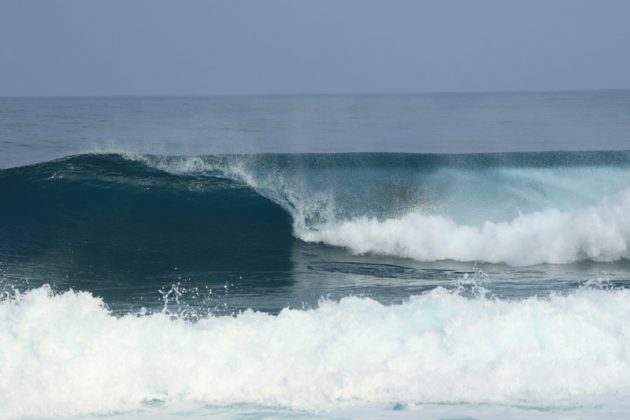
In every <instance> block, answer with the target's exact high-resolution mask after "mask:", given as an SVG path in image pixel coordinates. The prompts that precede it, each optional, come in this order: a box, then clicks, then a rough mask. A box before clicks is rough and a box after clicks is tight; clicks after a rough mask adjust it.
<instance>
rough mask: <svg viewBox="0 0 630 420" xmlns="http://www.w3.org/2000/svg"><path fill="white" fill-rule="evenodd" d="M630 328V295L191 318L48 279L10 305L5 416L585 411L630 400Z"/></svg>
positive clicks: (3, 371) (2, 352) (419, 299)
mask: <svg viewBox="0 0 630 420" xmlns="http://www.w3.org/2000/svg"><path fill="white" fill-rule="evenodd" d="M629 322H630V292H628V291H627V290H616V291H612V290H596V289H581V290H578V291H576V292H574V293H572V294H569V295H566V296H553V295H552V296H551V297H548V298H544V299H543V298H529V299H525V300H520V301H503V300H497V299H490V298H485V297H483V296H479V297H477V298H472V299H471V298H465V297H462V296H460V295H459V294H458V293H457V292H454V291H451V292H449V291H446V290H444V289H441V288H438V289H435V290H433V291H431V292H428V293H425V294H423V295H420V296H415V297H412V298H410V299H409V300H408V301H406V302H405V303H403V304H400V305H393V306H385V305H382V304H380V303H377V302H375V301H373V300H371V299H367V298H358V297H349V298H345V299H342V300H341V301H339V302H328V301H322V302H321V303H320V305H319V307H318V308H317V309H311V310H293V309H285V310H283V311H282V312H281V313H280V314H279V315H277V316H274V315H268V314H265V313H260V312H254V311H251V310H248V311H245V312H243V313H240V314H239V315H237V316H235V317H214V316H210V317H206V318H203V319H201V320H199V321H197V322H195V323H190V322H187V321H184V320H182V319H177V318H172V317H169V315H168V314H153V315H142V314H128V315H125V316H122V317H116V316H114V315H112V314H111V313H109V312H108V310H107V309H106V307H104V305H103V304H102V301H101V300H100V299H98V298H95V297H94V296H92V295H91V294H89V293H87V292H73V291H68V292H65V293H63V294H53V293H51V292H50V290H49V289H48V288H46V287H42V288H39V289H34V290H30V291H28V292H27V293H25V294H22V295H19V296H17V297H14V298H11V299H4V300H3V301H2V302H0V342H2V343H3V344H2V346H0V390H2V393H0V411H1V412H2V416H3V417H6V418H12V417H19V416H52V415H66V416H69V415H81V414H88V413H91V414H94V413H113V412H119V411H126V410H134V409H139V408H142V407H146V406H147V405H149V406H150V405H151V404H155V403H156V402H160V403H167V404H176V403H181V402H189V403H195V404H201V405H214V406H226V405H234V404H252V405H255V406H267V407H287V408H292V409H305V410H316V411H321V410H329V409H333V408H335V407H340V406H341V407H343V406H344V405H347V404H354V405H356V404H362V403H377V404H388V405H393V404H402V405H405V404H415V403H464V402H466V403H492V404H506V405H511V404H512V405H519V406H527V405H528V404H533V405H537V406H540V405H543V406H544V405H546V404H552V405H560V406H567V407H572V406H576V405H581V404H584V403H585V402H587V401H589V400H590V399H597V398H598V397H606V398H608V399H610V398H613V399H614V398H619V399H623V398H627V397H628V396H630V357H629V356H628V355H629V354H630V328H629V327H628V325H629ZM541 378H544V379H541Z"/></svg>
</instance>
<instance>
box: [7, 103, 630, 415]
mask: <svg viewBox="0 0 630 420" xmlns="http://www.w3.org/2000/svg"><path fill="white" fill-rule="evenodd" d="M629 137H630V92H620V91H610V92H567V93H506V94H432V95H355V96H352V95H350V96H270V97H247V96H243V97H208V98H204V97H198V98H2V99H0V148H1V149H0V150H1V152H2V153H0V167H2V169H0V197H1V198H0V200H1V201H0V292H1V293H2V300H1V302H0V325H1V326H2V327H1V328H0V373H1V375H0V377H1V378H2V379H0V391H1V392H0V411H1V412H3V413H5V415H6V416H8V417H9V418H14V417H17V418H21V417H28V418H31V417H50V416H53V417H59V416H61V417H68V416H102V415H105V416H111V417H112V418H135V417H138V416H140V417H142V416H147V417H152V418H154V417H163V418H172V417H174V416H182V415H186V416H193V417H199V416H211V417H212V416H215V417H226V418H232V417H238V416H245V417H248V418H249V417H270V418H277V417H291V418H292V417H306V418H311V417H324V418H328V417H333V418H354V417H365V416H372V417H389V416H397V417H400V418H410V417H415V416H428V417H432V418H433V417H437V418H440V417H449V418H450V417H453V416H460V417H461V416H468V417H473V418H477V417H478V418H488V417H497V418H523V417H531V416H534V417H541V418H550V417H553V418H556V417H557V416H568V417H593V416H601V417H611V416H612V417H618V418H623V417H624V416H625V414H627V412H628V407H627V404H626V403H625V400H626V399H627V396H628V395H629V394H630V380H628V378H630V359H629V358H628V357H627V354H630V353H629V351H630V335H629V330H628V328H627V326H626V325H627V324H628V321H629V320H630V313H629V312H628V308H630V305H629V303H630V295H628V291H627V285H628V284H629V281H630V262H629V259H630V217H628V214H630V213H629V212H630V152H628V151H627V150H628V149H630V142H629ZM123 360H124V363H121V361H123Z"/></svg>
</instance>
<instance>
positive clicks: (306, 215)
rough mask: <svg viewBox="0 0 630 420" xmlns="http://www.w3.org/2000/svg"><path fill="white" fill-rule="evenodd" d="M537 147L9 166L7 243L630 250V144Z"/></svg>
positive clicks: (393, 250)
mask: <svg viewBox="0 0 630 420" xmlns="http://www.w3.org/2000/svg"><path fill="white" fill-rule="evenodd" d="M534 155H536V156H532V154H508V155H455V156H449V155H435V156H432V155H395V154H394V155H390V154H345V155H344V154H341V155H252V156H242V155H241V156H205V157H161V156H148V155H134V156H129V155H114V154H105V155H80V156H74V157H69V158H65V159H61V160H57V161H51V162H46V163H42V164H37V165H33V166H26V167H18V168H10V169H4V170H2V171H0V189H1V191H2V194H3V200H4V204H3V206H2V208H1V209H0V216H2V217H0V224H2V228H3V231H4V232H5V234H4V235H3V238H0V252H2V253H4V254H7V255H8V254H11V253H13V254H15V252H16V251H15V250H16V249H17V250H23V252H24V253H26V254H28V253H33V252H36V251H37V249H39V248H38V244H40V243H41V244H49V243H51V240H50V238H51V237H52V238H56V239H59V238H62V239H63V240H67V241H68V242H73V243H75V244H80V243H92V245H94V246H97V243H98V241H99V238H100V239H103V241H105V242H107V237H111V238H110V239H111V241H110V242H107V244H106V245H103V246H107V247H109V248H110V249H116V247H117V246H118V245H120V246H121V247H122V250H124V249H126V248H129V249H127V250H132V249H139V250H140V251H141V252H144V254H147V255H148V254H150V253H153V254H155V255H158V254H160V252H162V250H161V249H160V244H166V243H169V244H171V245H172V246H171V249H169V252H173V247H174V245H173V244H177V243H178V242H181V246H180V247H179V248H178V249H181V250H182V251H181V252H182V253H185V254H187V255H184V256H183V257H185V256H187V257H189V258H188V259H189V260H190V261H191V262H192V261H194V258H195V257H198V256H201V255H208V254H210V255H214V257H215V258H214V260H216V261H217V264H218V265H220V264H221V261H226V260H229V259H230V257H231V256H234V255H235V253H236V254H240V255H248V256H254V255H258V256H259V257H261V258H267V257H268V259H269V260H270V261H276V260H279V259H281V258H282V255H284V254H287V253H288V251H287V249H288V247H289V246H290V243H291V241H292V240H293V238H292V236H294V237H296V238H298V239H301V240H304V241H308V242H319V243H322V244H325V245H333V246H340V247H345V248H347V249H348V250H350V251H351V252H354V253H361V254H370V253H373V254H384V255H390V256H397V257H404V258H412V259H416V260H419V261H433V260H448V259H450V260H458V261H484V262H490V263H507V264H510V265H515V266H521V265H531V264H541V263H553V264H562V263H571V262H575V261H581V260H593V261H603V262H608V261H618V260H622V259H628V258H630V218H629V217H627V215H628V214H630V153H628V152H616V153H604V152H601V153H598V152H583V153H542V154H534ZM158 226H159V229H158V228H157V227H158ZM95 233H98V235H95ZM53 242H54V241H53ZM57 242H59V240H58V241H57ZM112 244H116V246H114V245H112ZM125 247H126V248H125ZM88 248H89V247H87V248H86V247H83V248H82V249H83V250H84V251H86V250H87V251H86V252H89V249H88ZM184 248H185V249H184ZM122 250H121V252H122ZM20 252H21V251H20ZM18 253H19V252H18ZM197 254H198V255H197ZM252 258H253V257H252Z"/></svg>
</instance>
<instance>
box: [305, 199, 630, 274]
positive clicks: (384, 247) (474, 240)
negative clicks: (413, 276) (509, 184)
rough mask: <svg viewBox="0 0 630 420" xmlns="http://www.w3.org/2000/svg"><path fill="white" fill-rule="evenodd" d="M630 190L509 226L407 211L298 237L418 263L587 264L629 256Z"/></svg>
mask: <svg viewBox="0 0 630 420" xmlns="http://www.w3.org/2000/svg"><path fill="white" fill-rule="evenodd" d="M629 215H630V189H626V190H624V191H622V192H621V193H619V194H617V195H615V196H614V197H612V198H604V199H603V200H602V201H601V202H600V203H599V204H598V205H596V206H592V207H587V208H583V209H576V210H572V211H565V212H562V211H559V210H557V209H547V210H544V211H538V212H532V213H528V214H522V215H520V216H518V217H516V218H515V219H513V220H511V221H509V222H485V223H484V224H483V225H482V226H467V225H459V224H457V223H455V222H454V221H453V220H452V219H451V218H449V217H447V216H442V215H431V214H422V213H418V212H412V213H409V214H407V215H405V216H403V217H400V218H393V219H386V220H378V219H376V218H368V217H358V218H355V219H352V220H347V221H341V222H334V223H328V224H326V225H323V226H321V227H319V229H318V230H311V229H302V230H298V231H297V235H298V236H299V237H300V238H301V239H303V240H305V241H309V242H325V243H327V244H330V245H336V246H342V247H347V248H349V249H350V250H352V251H353V252H355V253H358V254H365V253H377V254H384V255H393V256H397V257H405V258H413V259H416V260H420V261H433V260H445V259H451V260H458V261H486V262H491V263H501V262H503V263H508V264H511V265H531V264H541V263H553V264H561V263H570V262H574V261H579V260H584V259H590V260H594V261H617V260H620V259H624V258H626V259H627V258H630V217H629Z"/></svg>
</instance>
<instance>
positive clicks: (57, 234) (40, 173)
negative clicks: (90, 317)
mask: <svg viewBox="0 0 630 420" xmlns="http://www.w3.org/2000/svg"><path fill="white" fill-rule="evenodd" d="M0 194H1V196H2V205H1V206H0V232H2V234H1V235H0V266H1V265H4V266H6V267H9V268H11V270H12V272H13V275H14V277H20V278H36V277H38V278H43V279H44V280H45V281H46V282H51V281H53V280H54V279H56V280H55V282H56V284H59V285H60V286H62V287H72V288H77V289H80V290H92V291H96V292H98V293H99V294H101V295H106V296H110V295H115V294H117V293H119V292H118V290H120V287H119V286H127V283H128V282H129V281H130V280H129V279H132V280H133V282H134V283H136V284H137V285H138V286H140V285H142V284H143V283H148V284H149V283H150V284H153V285H155V284H156V282H158V283H159V279H160V278H162V277H164V276H165V273H168V274H172V273H174V271H175V270H177V269H178V267H185V268H186V269H187V272H188V273H189V275H190V276H195V275H196V276H198V277H203V278H206V277H208V273H218V274H217V276H220V277H222V278H221V282H225V281H228V280H230V279H231V277H230V276H234V275H238V274H242V273H245V272H249V271H253V270H258V271H283V270H289V269H290V262H289V259H290V258H289V257H290V252H291V244H292V242H293V238H292V236H291V219H290V216H289V215H288V214H287V213H286V212H285V211H284V210H283V209H282V208H281V207H280V206H278V205H276V204H274V203H273V202H271V201H269V200H267V199H265V198H263V197H261V196H260V195H258V194H257V193H256V192H255V191H253V190H252V189H251V188H249V187H247V186H246V185H243V184H240V183H237V182H234V181H230V180H228V179H225V178H216V177H205V176H204V177H198V176H193V175H190V176H189V175H181V176H180V175H177V176H175V175H171V174H169V173H166V172H163V171H159V170H156V169H153V168H151V167H148V166H146V165H144V164H142V163H138V162H134V161H131V160H128V159H125V158H123V157H122V156H119V155H82V156H75V157H70V158H65V159H61V160H57V161H52V162H47V163H43V164H38V165H33V166H26V167H19V168H13V169H7V170H3V171H1V172H0ZM226 272H233V273H232V274H230V275H221V273H226ZM234 273H236V274H234ZM66 278H68V281H65V280H64V279H66ZM95 280H99V284H98V285H96V284H95ZM169 281H170V282H172V281H173V280H172V279H171V280H169ZM153 287H154V286H153ZM120 293H123V294H126V293H130V291H129V290H128V289H126V290H125V291H124V292H123V291H122V290H121V291H120Z"/></svg>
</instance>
